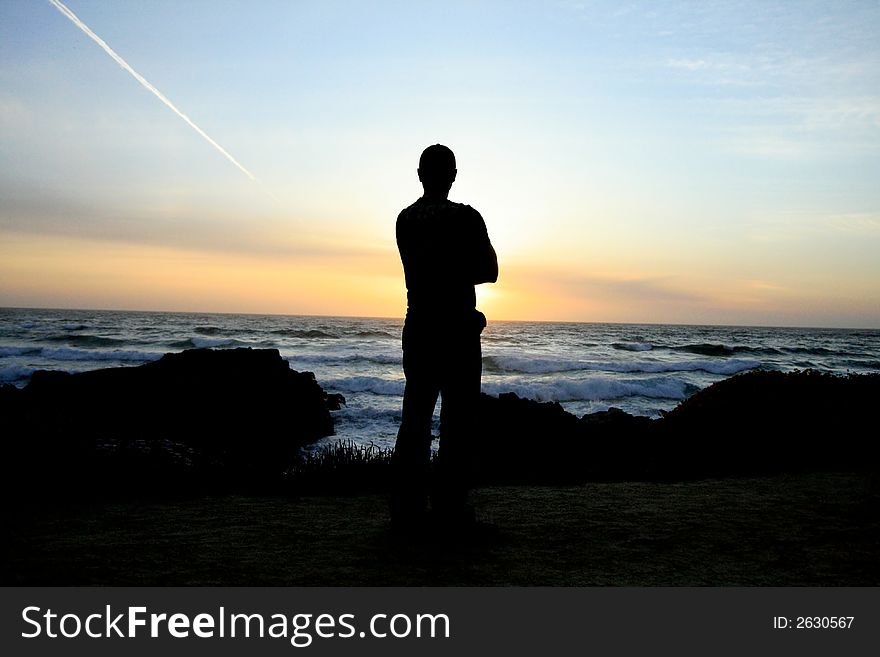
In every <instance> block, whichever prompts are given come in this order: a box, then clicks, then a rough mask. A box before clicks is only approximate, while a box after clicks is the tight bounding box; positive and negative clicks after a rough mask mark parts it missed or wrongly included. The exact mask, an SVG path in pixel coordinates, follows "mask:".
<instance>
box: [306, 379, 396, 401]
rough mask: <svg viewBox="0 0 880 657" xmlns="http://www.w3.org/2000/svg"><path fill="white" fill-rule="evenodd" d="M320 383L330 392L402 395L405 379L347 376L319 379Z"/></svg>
mask: <svg viewBox="0 0 880 657" xmlns="http://www.w3.org/2000/svg"><path fill="white" fill-rule="evenodd" d="M321 385H322V386H323V387H324V389H325V390H328V391H330V392H342V393H345V392H369V393H372V394H374V395H397V396H400V395H403V389H404V387H405V386H406V381H404V380H403V379H383V378H381V377H378V376H349V377H343V378H338V379H321Z"/></svg>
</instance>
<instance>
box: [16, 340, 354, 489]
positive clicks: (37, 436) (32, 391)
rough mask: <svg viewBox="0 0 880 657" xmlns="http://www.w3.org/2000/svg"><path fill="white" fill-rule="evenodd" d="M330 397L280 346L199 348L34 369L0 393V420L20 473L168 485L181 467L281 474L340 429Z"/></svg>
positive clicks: (187, 471)
mask: <svg viewBox="0 0 880 657" xmlns="http://www.w3.org/2000/svg"><path fill="white" fill-rule="evenodd" d="M327 401H329V400H328V399H327V396H326V395H325V393H324V391H323V390H322V389H321V387H320V386H319V385H318V384H317V382H316V381H315V377H314V375H313V374H312V373H311V372H296V371H294V370H291V369H290V367H289V365H288V363H287V361H285V360H284V359H282V358H281V356H280V354H279V353H278V351H277V350H275V349H230V350H210V349H193V350H188V351H184V352H181V353H176V354H166V355H165V356H163V357H162V358H161V359H160V360H158V361H156V362H152V363H148V364H145V365H142V366H140V367H128V368H109V369H102V370H95V371H91V372H83V373H78V374H67V373H62V372H46V371H40V372H35V373H34V375H33V377H32V379H31V382H30V383H29V384H28V386H27V387H25V388H24V389H22V390H15V389H12V390H9V389H7V388H5V389H4V390H2V391H0V416H2V418H3V420H2V422H3V425H4V427H5V428H8V429H9V430H10V431H6V432H4V433H5V434H6V436H7V438H6V447H7V455H8V456H10V457H11V461H7V464H14V467H16V468H19V471H18V472H17V473H15V474H18V475H20V476H19V477H16V478H21V476H26V477H34V478H35V479H38V480H46V479H52V478H53V477H54V478H56V479H58V480H65V481H68V482H70V481H71V480H73V485H86V484H88V483H89V482H88V478H89V477H98V478H102V477H104V478H106V477H107V476H110V475H112V476H113V477H117V478H123V479H131V478H134V479H137V478H138V477H142V478H145V479H150V480H152V481H151V483H152V484H153V485H159V486H161V485H162V482H163V478H164V477H171V478H173V477H174V476H175V475H176V474H177V473H180V474H181V476H194V475H198V474H205V473H210V475H211V476H212V477H220V478H228V479H236V478H249V479H259V478H260V477H263V476H267V475H272V474H280V473H281V472H283V470H284V469H285V468H286V467H287V466H288V465H290V464H291V463H292V462H293V461H294V460H295V458H296V454H297V452H298V450H299V448H300V447H301V446H302V445H304V444H307V443H310V442H313V441H315V440H316V439H318V438H320V437H322V436H327V435H331V434H332V433H333V420H332V418H331V417H330V413H329V410H328V405H327ZM337 401H338V400H337ZM10 441H15V442H14V444H13V445H12V446H10V445H9V442H10ZM10 448H11V449H10ZM9 452H11V454H10V453H9Z"/></svg>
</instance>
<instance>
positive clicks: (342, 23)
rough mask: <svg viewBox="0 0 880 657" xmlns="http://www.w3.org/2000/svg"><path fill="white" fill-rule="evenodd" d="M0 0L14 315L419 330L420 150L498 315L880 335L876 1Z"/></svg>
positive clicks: (6, 219)
mask: <svg viewBox="0 0 880 657" xmlns="http://www.w3.org/2000/svg"><path fill="white" fill-rule="evenodd" d="M65 4H66V5H67V6H68V7H69V8H70V9H71V10H72V11H73V12H75V13H76V15H77V16H79V18H80V19H81V20H82V21H84V22H85V23H86V24H87V25H88V26H89V27H90V28H91V29H92V30H93V31H94V32H95V33H96V34H98V35H99V36H100V37H101V38H102V39H104V40H105V41H106V42H107V43H108V44H109V45H110V47H112V48H113V49H114V50H116V51H117V52H118V53H119V55H121V56H122V57H123V58H125V60H126V61H127V62H128V63H129V64H130V65H131V66H132V67H133V68H134V69H135V70H137V71H138V72H139V73H140V74H141V75H143V76H144V77H145V78H146V79H147V80H149V81H150V82H151V83H152V84H153V85H155V87H156V88H158V89H159V90H160V91H161V92H162V93H163V94H164V95H166V96H167V97H168V98H169V99H170V100H171V101H172V102H173V103H175V104H176V105H177V106H178V107H179V108H180V109H181V111H183V112H184V113H186V114H187V115H188V116H189V117H190V118H191V119H192V120H193V121H194V122H195V123H196V124H197V125H198V126H200V127H201V128H202V129H203V130H204V131H205V132H206V133H207V134H209V135H210V136H211V137H212V138H213V139H215V140H216V141H217V142H218V143H219V144H221V145H222V146H223V148H225V149H226V150H228V151H229V152H230V153H231V154H232V155H233V156H234V157H235V159H236V160H238V161H239V162H241V164H242V165H244V166H245V167H246V168H247V169H248V170H250V171H252V172H253V173H254V174H255V175H256V176H257V178H259V180H260V181H261V184H255V183H254V182H253V181H251V180H249V179H248V178H247V177H246V176H245V175H243V174H242V172H241V171H239V170H237V169H236V168H235V167H234V166H232V165H231V164H230V163H229V162H228V161H227V160H226V159H225V158H224V157H223V156H221V155H220V154H219V153H218V152H217V151H216V150H215V149H214V148H213V147H212V146H210V145H209V144H208V143H207V142H206V141H205V140H203V139H202V138H201V137H199V136H198V135H197V134H196V133H195V132H194V131H193V130H192V129H191V128H190V127H189V126H187V125H186V124H185V123H184V122H183V121H182V120H181V119H180V118H179V117H178V116H176V115H175V114H174V113H172V112H171V111H170V110H169V109H168V108H167V107H165V106H164V105H162V103H160V102H159V101H158V100H157V99H156V98H155V97H154V96H152V95H151V94H150V93H149V92H148V91H147V90H145V89H144V88H143V87H142V86H141V85H139V84H138V83H137V82H136V81H135V80H134V79H133V78H132V77H131V76H130V75H129V74H128V73H126V72H125V71H124V70H122V68H120V67H119V66H118V65H117V64H116V63H115V62H114V61H113V60H112V59H111V58H110V57H109V56H108V55H107V54H106V53H105V52H103V51H102V50H101V49H100V48H99V47H98V46H97V45H96V44H95V43H93V42H92V41H91V40H90V39H89V38H88V37H86V35H85V34H83V33H82V32H81V31H80V30H78V29H77V28H76V26H74V25H73V24H72V23H71V22H70V21H69V20H68V19H66V18H65V17H64V16H63V15H62V14H61V13H60V12H59V11H58V10H57V9H56V8H54V7H53V6H52V5H51V4H50V3H49V2H48V1H47V2H42V1H33V2H16V1H6V2H4V3H3V4H2V5H0V159H2V165H3V166H2V174H0V239H2V242H0V250H2V251H3V253H2V259H0V263H2V264H0V304H2V305H37V306H45V305H52V306H58V305H61V306H83V305H85V306H88V307H117V308H120V307H121V308H148V307H149V308H155V309H180V310H228V311H249V312H289V313H322V314H323V313H330V314H370V315H399V314H401V313H402V312H403V310H404V309H403V303H404V301H403V292H402V276H401V272H400V265H399V261H398V259H397V254H396V250H395V245H394V243H393V221H394V217H395V216H396V214H397V212H398V211H399V210H400V209H401V208H402V207H404V206H405V205H407V204H409V203H410V202H412V201H413V200H414V199H415V198H416V197H417V196H418V195H419V193H420V189H419V186H418V182H417V180H416V178H415V173H414V169H415V163H416V161H417V158H418V154H419V152H420V151H421V149H422V148H424V146H426V145H427V144H430V143H434V142H441V143H446V144H448V145H449V146H451V147H452V148H453V149H454V150H455V151H456V154H457V156H458V161H459V179H458V181H457V182H456V185H455V187H454V188H453V193H452V195H451V197H452V198H453V199H454V200H460V201H464V202H468V203H471V204H472V205H474V206H475V207H476V208H478V209H479V210H480V211H481V212H482V214H483V215H484V217H485V219H486V222H487V225H488V227H489V231H490V235H491V236H492V239H493V242H494V243H495V245H496V248H497V250H498V252H499V256H500V259H501V278H500V280H499V283H498V285H496V286H494V287H493V288H490V289H487V290H485V291H481V303H482V305H483V306H484V307H485V308H486V309H487V310H488V311H489V312H490V314H491V315H494V316H496V317H502V318H510V319H517V318H519V319H571V320H585V321H644V322H684V323H715V324H729V323H736V324H740V323H742V324H784V325H822V326H870V327H875V328H876V327H880V258H878V257H877V253H878V252H880V249H878V247H880V185H877V182H876V181H877V180H880V45H878V44H880V39H878V38H877V35H878V34H880V5H878V3H876V2H833V3H832V2H783V3H773V2H694V3H689V2H675V3H660V2H646V3H617V2H461V3H459V2H447V3H442V4H439V3H428V2H260V1H252V2H210V3H209V2H186V3H181V2H158V1H152V2H106V1H103V2H97V1H94V2H86V1H84V0H69V1H68V2H66V3H65Z"/></svg>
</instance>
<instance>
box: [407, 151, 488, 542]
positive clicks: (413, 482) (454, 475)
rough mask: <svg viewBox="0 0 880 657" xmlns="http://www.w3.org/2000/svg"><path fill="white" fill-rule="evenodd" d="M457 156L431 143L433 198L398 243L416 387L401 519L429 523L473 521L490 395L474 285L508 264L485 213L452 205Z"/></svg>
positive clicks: (427, 194)
mask: <svg viewBox="0 0 880 657" xmlns="http://www.w3.org/2000/svg"><path fill="white" fill-rule="evenodd" d="M456 173H457V171H456V168H455V155H454V154H453V153H452V151H451V150H450V149H449V148H447V147H446V146H441V145H440V144H435V145H434V146H429V147H428V148H426V149H425V151H424V152H423V153H422V156H421V158H420V159H419V168H418V174H419V180H420V181H421V182H422V187H423V188H424V194H423V195H422V197H421V198H420V199H419V200H417V201H416V202H415V203H413V204H412V205H411V206H409V207H408V208H406V209H405V210H403V211H402V212H401V213H400V215H399V216H398V217H397V246H398V249H399V250H400V259H401V261H402V262H403V270H404V274H405V277H406V290H407V311H406V322H405V323H404V327H403V371H404V374H405V375H406V390H405V392H404V395H403V417H402V419H401V423H400V430H399V432H398V434H397V443H396V445H395V449H394V460H393V469H394V481H393V490H392V496H391V517H392V523H393V524H394V525H395V526H398V527H401V528H409V527H420V526H422V524H423V523H424V521H425V519H426V518H427V506H428V497H429V494H430V500H431V508H432V515H434V516H436V518H437V520H438V521H439V522H441V523H444V524H446V523H448V524H467V523H472V522H473V520H474V518H473V510H472V509H471V508H470V507H469V506H467V504H466V498H467V490H468V484H469V482H468V457H467V454H466V452H467V450H468V449H469V443H470V442H471V438H470V434H472V433H473V431H474V428H475V420H476V410H477V404H478V402H479V396H480V375H481V373H482V354H481V350H480V333H481V332H482V330H483V328H484V327H485V326H486V317H485V315H483V313H481V312H479V311H478V310H477V309H476V296H475V293H474V286H475V285H478V284H480V283H494V282H495V281H496V280H497V279H498V259H497V257H496V255H495V250H494V249H493V248H492V244H491V242H490V241H489V235H488V233H487V232H486V224H485V222H484V221H483V217H481V216H480V213H479V212H477V211H476V210H474V209H473V208H472V207H471V206H469V205H463V204H461V203H454V202H452V201H450V200H449V199H448V196H449V189H450V187H451V186H452V183H453V181H454V180H455V175H456ZM438 396H440V398H441V407H440V446H439V450H438V452H437V459H436V462H435V467H434V471H433V472H431V471H430V459H431V418H432V415H433V413H434V406H435V405H436V403H437V398H438Z"/></svg>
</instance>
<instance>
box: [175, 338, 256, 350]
mask: <svg viewBox="0 0 880 657" xmlns="http://www.w3.org/2000/svg"><path fill="white" fill-rule="evenodd" d="M169 346H171V347H174V348H175V349H212V348H215V347H252V346H253V345H252V344H251V343H248V342H242V341H241V340H236V339H234V338H187V339H186V340H177V341H176V342H171V343H169Z"/></svg>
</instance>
